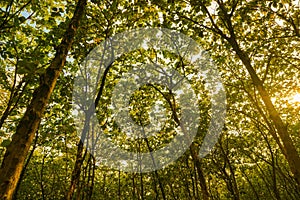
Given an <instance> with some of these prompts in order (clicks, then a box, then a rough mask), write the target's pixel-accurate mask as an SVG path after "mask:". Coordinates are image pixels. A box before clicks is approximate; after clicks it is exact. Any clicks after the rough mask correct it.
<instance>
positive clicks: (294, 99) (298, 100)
mask: <svg viewBox="0 0 300 200" xmlns="http://www.w3.org/2000/svg"><path fill="white" fill-rule="evenodd" d="M292 102H293V103H300V93H296V94H295V95H294V96H293V97H292Z"/></svg>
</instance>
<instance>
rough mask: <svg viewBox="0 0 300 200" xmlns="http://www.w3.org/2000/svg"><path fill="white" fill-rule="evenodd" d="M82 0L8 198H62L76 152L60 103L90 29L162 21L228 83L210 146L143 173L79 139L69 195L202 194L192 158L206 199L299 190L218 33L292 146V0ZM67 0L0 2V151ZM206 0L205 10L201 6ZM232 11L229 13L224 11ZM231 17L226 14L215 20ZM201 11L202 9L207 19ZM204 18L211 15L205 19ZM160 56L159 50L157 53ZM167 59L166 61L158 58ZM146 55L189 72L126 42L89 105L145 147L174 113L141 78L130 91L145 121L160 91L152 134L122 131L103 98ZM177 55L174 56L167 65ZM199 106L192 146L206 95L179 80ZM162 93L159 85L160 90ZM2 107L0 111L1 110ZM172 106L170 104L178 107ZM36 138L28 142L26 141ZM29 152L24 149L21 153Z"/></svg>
mask: <svg viewBox="0 0 300 200" xmlns="http://www.w3.org/2000/svg"><path fill="white" fill-rule="evenodd" d="M217 2H223V3H224V9H225V10H226V11H227V14H228V15H225V14H224V13H222V12H221V8H220V5H218V4H217V3H216V2H215V1H213V2H211V1H201V2H199V1H192V0H191V1H154V0H153V1H151V0H150V1H126V0H124V1H123V0H122V1H121V0H120V1H119V0H118V1H112V2H109V1H97V0H94V1H89V3H88V6H87V11H86V14H85V18H84V19H83V21H82V22H81V27H80V29H79V30H78V31H79V33H78V35H77V36H76V38H75V43H74V45H73V46H72V50H71V52H70V54H69V56H68V58H67V61H66V66H65V68H64V71H63V73H62V75H61V76H60V78H59V80H58V81H57V84H56V87H55V90H54V92H53V95H52V96H51V99H50V101H49V104H48V107H47V109H46V111H45V114H44V116H43V120H42V122H41V124H40V127H39V131H38V134H37V135H38V138H37V141H36V144H32V148H31V149H32V151H34V152H33V156H32V157H31V158H30V160H28V163H29V164H28V166H27V167H26V170H25V175H24V176H23V177H22V180H21V183H20V188H19V190H18V191H17V199H64V198H65V195H66V192H67V191H68V189H69V185H70V180H71V176H72V170H73V167H74V164H75V160H76V151H77V149H76V145H77V143H78V141H79V138H78V136H77V133H76V126H75V125H76V124H75V123H77V122H76V121H74V119H73V118H72V115H71V112H72V111H71V107H72V105H71V100H72V95H74V94H72V90H73V80H74V76H75V72H76V71H77V70H78V68H79V64H81V63H82V62H83V61H84V58H85V57H86V56H87V54H88V53H89V52H90V51H91V50H92V49H93V48H95V47H96V46H97V45H98V44H99V43H100V42H101V41H104V40H105V39H107V38H109V37H110V36H112V35H114V34H116V33H120V32H123V31H126V30H130V29H134V28H138V27H164V28H171V29H175V30H178V31H180V32H182V33H184V34H187V35H189V36H190V37H192V38H193V39H195V40H196V41H197V42H199V44H201V45H202V46H203V47H204V48H205V49H206V50H207V51H208V52H209V54H210V55H211V57H212V58H213V60H214V61H215V63H216V65H217V66H218V69H219V70H220V71H221V75H222V79H223V81H224V84H225V87H226V92H227V110H228V111H227V118H226V127H225V128H224V130H223V134H222V137H221V138H220V139H219V142H218V144H217V145H216V147H215V148H214V150H213V151H212V153H211V154H210V155H208V156H207V157H205V158H203V159H201V163H200V164H199V163H197V162H196V161H195V160H194V159H193V157H192V154H191V151H187V152H186V153H185V154H184V155H183V156H182V157H181V158H179V159H178V160H177V161H176V162H174V163H172V164H171V165H170V166H168V167H166V168H164V169H161V170H159V171H156V172H151V173H146V174H130V173H125V172H120V171H117V170H113V169H109V168H107V167H106V166H103V165H102V164H101V163H98V162H97V161H95V160H93V157H92V156H91V155H90V154H89V153H88V152H87V151H86V150H84V161H83V166H82V169H81V175H80V179H79V180H80V181H79V183H78V184H77V185H76V191H75V196H77V197H78V198H81V199H163V194H164V195H165V196H166V199H201V198H202V192H203V191H202V189H203V188H202V187H203V186H202V185H201V181H200V180H199V171H198V170H197V167H198V169H199V168H201V169H202V171H203V176H204V177H205V180H206V184H207V190H208V192H209V194H210V196H211V199H280V198H281V199H299V198H300V197H299V195H300V194H299V190H298V188H297V187H298V186H297V184H296V182H295V180H294V179H293V178H292V175H291V171H290V169H289V166H288V163H287V161H286V160H285V157H284V154H283V153H282V151H281V147H280V146H279V145H278V142H277V141H276V137H274V135H277V133H276V130H275V129H274V125H273V124H272V123H271V120H270V118H269V116H268V114H267V112H266V110H265V107H264V105H263V103H262V101H261V99H260V97H259V95H258V92H257V90H256V89H255V87H254V85H253V82H252V81H251V78H250V76H249V75H248V73H247V71H246V70H245V68H244V66H243V65H242V63H241V60H240V59H239V58H238V57H237V56H236V54H235V53H234V52H233V51H232V46H230V45H229V43H228V41H227V40H226V39H225V38H224V37H221V36H220V34H219V32H220V31H222V33H224V34H225V35H227V36H229V34H230V31H229V29H228V28H229V27H232V28H233V30H234V34H235V37H236V40H237V43H238V44H239V45H240V47H241V48H242V50H243V51H244V52H245V54H247V55H249V57H250V58H251V63H252V64H253V66H254V69H255V71H256V72H257V74H258V76H259V78H260V79H261V80H262V81H263V84H264V86H265V87H266V89H267V90H268V92H269V94H270V96H271V98H272V101H273V103H274V105H275V107H276V109H277V110H278V111H279V113H280V115H281V116H282V119H283V120H284V122H285V123H286V126H287V127H288V130H289V134H290V136H291V138H292V139H293V143H294V144H295V146H296V147H297V150H298V152H299V150H300V140H299V129H300V122H299V111H300V103H299V102H292V101H291V96H292V95H293V94H295V93H297V92H298V93H299V80H300V77H299V76H300V73H299V66H300V62H299V61H300V60H299V52H300V49H299V48H300V42H299V22H300V20H299V16H300V13H299V5H296V4H295V3H294V2H295V1H261V2H259V1H254V0H253V1H252V0H250V1H217ZM74 5H75V3H74V2H73V1H69V0H60V1H23V0H20V1H14V0H12V1H10V0H9V1H8V0H5V1H1V2H0V117H1V119H3V124H1V126H0V127H1V129H0V137H1V139H0V156H1V159H2V158H3V156H4V151H5V147H6V146H7V145H8V144H9V143H10V141H11V136H12V134H13V133H14V131H15V129H16V126H17V124H18V122H19V119H20V118H21V116H22V115H23V114H24V111H25V109H26V107H27V106H28V102H29V101H30V99H31V98H32V92H33V90H34V89H35V88H37V86H38V84H39V82H40V75H41V74H43V73H44V72H45V70H46V68H47V67H48V66H49V62H50V61H51V59H52V58H53V57H54V53H55V51H56V47H57V45H58V44H59V43H60V41H61V38H62V35H63V33H64V31H65V29H66V27H67V26H68V24H69V22H70V18H71V16H72V12H73V11H74ZM204 6H206V7H208V8H209V9H208V11H209V12H210V13H211V16H209V15H208V14H207V13H206V10H205V9H204ZM230 13H231V14H230ZM225 16H226V17H230V19H231V22H232V24H228V23H226V22H225V21H224V17H225ZM209 17H211V18H212V19H213V21H211V20H210V19H209ZM215 27H218V29H216V28H215ZM161 57H164V59H161ZM166 58H168V60H169V61H167V59H166ZM151 61H155V62H158V63H160V64H161V65H168V66H171V67H172V68H174V69H177V70H178V72H179V73H180V74H181V75H185V76H188V75H193V68H192V66H190V63H187V62H186V61H183V63H181V60H180V58H178V56H175V55H173V54H171V53H168V52H158V51H155V50H154V49H149V50H148V51H143V50H140V51H134V52H130V53H128V54H126V55H123V56H122V57H121V58H119V59H118V60H117V61H116V62H115V63H114V64H113V66H112V68H111V70H110V71H109V73H108V75H107V77H106V83H105V87H104V88H105V89H104V91H103V94H102V96H101V98H100V103H99V106H98V107H97V109H96V110H97V117H98V120H99V123H100V124H101V126H102V128H103V129H104V132H105V134H106V135H107V137H109V138H110V139H111V141H113V142H115V143H116V144H118V145H120V146H121V147H122V148H124V149H127V150H130V151H140V152H148V151H149V150H155V149H159V148H161V147H163V146H164V145H166V144H168V143H169V141H171V140H172V138H173V137H174V135H175V131H174V129H175V127H176V123H175V122H174V119H173V118H172V115H173V113H172V109H171V107H170V105H169V104H168V103H167V101H166V99H165V97H171V95H170V94H169V93H168V91H167V90H166V89H165V88H164V87H162V86H159V85H158V86H157V87H158V88H160V89H161V90H162V91H163V92H164V94H166V95H165V96H163V95H162V94H161V93H159V92H157V90H155V89H154V88H153V87H151V86H149V85H148V86H143V87H141V88H140V89H139V90H138V91H135V92H134V93H133V94H132V97H131V102H130V106H131V110H130V115H131V117H132V119H133V120H134V121H135V122H136V123H138V124H139V123H140V124H143V125H147V124H148V123H149V119H150V117H149V116H150V109H151V106H153V105H154V102H155V101H156V100H159V101H161V102H163V103H162V105H163V106H164V107H165V109H166V125H165V127H163V129H162V130H161V131H160V132H159V134H157V135H155V136H153V137H150V138H149V139H148V141H146V140H143V139H128V138H126V134H125V133H122V132H121V131H120V129H119V127H118V126H117V124H116V123H115V121H114V117H113V111H112V110H111V109H109V106H110V103H111V97H112V92H113V88H114V86H115V85H116V84H117V83H118V81H119V80H120V78H121V77H122V75H124V74H125V73H127V72H128V71H129V70H130V69H132V68H134V67H135V66H134V64H135V65H138V64H140V65H141V64H144V63H149V62H151ZM180 64H182V66H181V68H177V67H178V66H179V65H180ZM189 81H190V83H191V85H192V88H193V89H194V91H195V93H196V94H197V95H198V96H200V97H201V102H198V106H199V111H200V113H201V119H200V125H201V126H200V127H199V131H198V132H199V133H198V135H197V138H196V139H195V141H194V145H195V146H196V147H197V148H199V146H200V144H201V143H202V139H203V137H204V135H205V133H206V131H207V129H208V125H209V120H210V118H211V116H210V115H211V113H210V110H209V109H210V106H211V105H210V95H209V92H208V91H206V90H205V87H204V85H205V83H204V81H203V80H199V79H198V78H197V77H192V78H191V79H190V80H189ZM168 95H169V96H168ZM6 110H7V111H8V115H7V116H5V111H6ZM177 111H178V113H180V108H178V110H177ZM35 145H36V147H35V148H33V147H34V146H35ZM28 159H29V158H28Z"/></svg>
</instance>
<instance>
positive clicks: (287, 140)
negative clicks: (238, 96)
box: [200, 1, 300, 187]
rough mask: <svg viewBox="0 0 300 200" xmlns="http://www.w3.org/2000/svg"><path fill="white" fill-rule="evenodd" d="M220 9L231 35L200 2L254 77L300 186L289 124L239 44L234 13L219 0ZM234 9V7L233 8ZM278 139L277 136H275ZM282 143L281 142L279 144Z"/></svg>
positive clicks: (299, 167)
mask: <svg viewBox="0 0 300 200" xmlns="http://www.w3.org/2000/svg"><path fill="white" fill-rule="evenodd" d="M218 4H219V7H220V11H221V12H222V15H220V16H221V19H222V21H223V23H225V26H226V29H227V30H228V32H229V36H228V35H227V34H225V33H224V32H223V31H222V30H221V29H220V28H219V26H218V25H217V24H216V23H215V21H214V19H213V17H212V16H211V14H210V13H209V10H208V9H207V7H206V6H205V5H204V4H203V3H200V5H201V7H202V8H203V9H204V10H205V12H206V13H207V14H208V16H209V19H210V21H211V23H212V27H213V28H211V30H212V31H214V32H215V33H216V34H218V35H220V36H221V37H222V38H223V39H225V40H226V41H227V42H228V43H229V44H230V45H231V47H232V48H233V50H234V51H235V53H236V54H237V56H238V57H239V59H240V60H241V61H242V63H243V65H244V66H245V68H246V69H247V71H248V73H249V74H250V77H251V79H252V82H253V84H254V86H255V87H256V88H257V90H258V92H259V95H260V96H261V99H262V100H263V102H264V105H265V107H266V110H267V112H268V114H269V116H270V119H271V120H272V122H273V124H274V126H275V128H276V130H277V132H278V135H279V137H280V139H281V142H282V144H283V145H282V146H283V154H284V156H285V157H286V160H287V162H288V164H289V167H290V169H291V171H292V173H293V174H294V179H295V181H296V182H297V184H298V186H299V187H300V157H299V154H298V152H297V149H296V147H295V145H294V144H293V141H292V139H291V137H290V135H289V133H288V130H287V126H286V124H284V122H283V121H282V119H281V117H280V115H279V113H278V111H277V110H276V108H275V106H274V105H273V103H272V101H271V98H270V95H269V94H268V91H267V90H266V88H265V87H264V85H263V82H262V81H261V80H260V78H259V77H258V75H257V73H256V71H255V70H254V68H253V66H252V64H251V60H250V58H249V55H248V54H247V53H245V52H244V51H243V50H242V49H241V48H240V46H239V44H238V42H237V40H236V36H235V31H234V27H233V25H232V21H231V17H232V15H231V14H232V13H231V14H228V12H227V9H226V8H225V6H224V4H223V3H222V1H218ZM233 10H234V9H233ZM275 139H276V138H275ZM279 145H280V144H279Z"/></svg>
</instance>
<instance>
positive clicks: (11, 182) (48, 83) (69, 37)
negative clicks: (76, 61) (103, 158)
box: [0, 0, 87, 199]
mask: <svg viewBox="0 0 300 200" xmlns="http://www.w3.org/2000/svg"><path fill="white" fill-rule="evenodd" d="M86 2H87V0H79V1H78V3H77V5H76V9H75V11H74V15H73V17H72V19H71V22H70V24H69V27H68V28H67V30H66V32H65V34H64V37H63V39H62V42H61V43H60V45H59V46H58V47H57V50H56V54H55V57H54V59H53V60H52V62H51V64H50V66H49V67H48V68H47V70H46V72H45V74H44V75H43V76H42V77H41V82H40V85H39V87H38V88H37V89H36V90H35V91H34V94H33V98H32V100H31V102H30V104H29V105H28V107H27V110H26V112H25V114H24V116H23V117H22V119H21V121H20V123H19V124H18V126H17V130H16V133H15V134H14V135H13V136H12V142H11V143H10V144H9V145H8V147H7V149H6V152H5V155H4V159H3V161H2V165H1V168H0V199H12V196H13V193H14V191H15V188H16V186H17V183H18V180H19V178H20V174H21V171H22V168H23V165H24V161H25V159H26V157H27V154H28V151H29V148H30V145H31V143H32V141H33V138H34V134H35V132H36V131H37V129H38V126H39V124H40V122H41V118H42V115H43V112H44V110H45V108H46V105H47V102H48V100H49V98H50V95H51V93H52V91H53V89H54V87H55V84H56V81H57V78H58V77H59V74H60V73H61V71H62V69H63V67H64V64H65V61H66V58H67V54H68V52H69V50H70V48H71V46H72V44H73V41H74V37H75V34H76V32H77V29H78V26H79V22H80V19H81V18H82V16H83V14H84V9H85V6H86Z"/></svg>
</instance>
